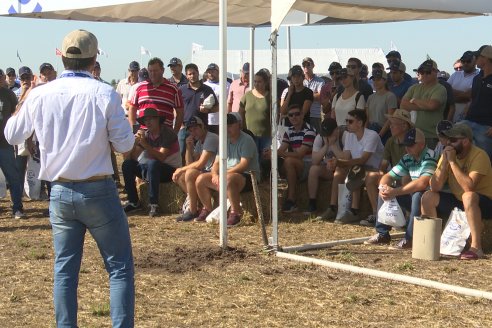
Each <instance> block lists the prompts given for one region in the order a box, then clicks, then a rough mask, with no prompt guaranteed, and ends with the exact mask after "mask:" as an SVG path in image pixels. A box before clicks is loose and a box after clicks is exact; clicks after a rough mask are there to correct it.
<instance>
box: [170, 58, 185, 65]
mask: <svg viewBox="0 0 492 328" xmlns="http://www.w3.org/2000/svg"><path fill="white" fill-rule="evenodd" d="M176 65H181V66H183V62H182V61H181V59H179V58H177V57H173V58H171V60H170V61H169V64H167V67H170V66H176Z"/></svg>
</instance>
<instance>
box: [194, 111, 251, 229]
mask: <svg viewBox="0 0 492 328" xmlns="http://www.w3.org/2000/svg"><path fill="white" fill-rule="evenodd" d="M227 138H228V145H227V198H228V199H229V201H230V203H231V210H230V212H229V215H228V217H227V226H229V227H233V226H236V225H238V224H239V223H240V222H241V218H242V215H243V213H242V209H241V204H240V193H241V192H245V191H250V190H252V189H253V184H252V180H251V179H252V174H250V173H249V172H253V175H254V176H255V177H256V178H258V177H259V176H260V165H259V162H258V151H257V150H256V144H255V142H254V140H253V138H252V137H251V136H250V135H249V134H247V133H246V132H244V131H242V127H241V115H239V113H238V112H233V113H228V114H227ZM196 188H197V191H198V197H199V198H200V202H201V203H202V205H203V209H202V210H201V212H200V214H199V215H198V217H197V218H196V221H205V219H206V218H207V216H208V215H209V214H210V212H211V211H212V194H211V190H219V157H218V156H216V157H215V161H214V164H213V166H212V170H211V172H206V173H203V174H201V175H200V177H199V178H198V179H197V182H196Z"/></svg>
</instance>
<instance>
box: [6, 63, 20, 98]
mask: <svg viewBox="0 0 492 328" xmlns="http://www.w3.org/2000/svg"><path fill="white" fill-rule="evenodd" d="M5 74H7V86H8V88H9V89H10V90H12V91H14V92H15V91H16V90H17V89H20V87H21V85H20V82H19V81H18V80H17V74H15V69H13V68H12V67H9V68H7V69H6V70H5Z"/></svg>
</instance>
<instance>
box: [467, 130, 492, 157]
mask: <svg viewBox="0 0 492 328" xmlns="http://www.w3.org/2000/svg"><path fill="white" fill-rule="evenodd" d="M460 123H465V124H466V125H468V126H469V127H470V128H471V129H472V131H473V141H474V142H475V146H477V147H479V148H482V149H483V150H485V152H486V153H487V155H489V157H490V158H491V159H492V138H491V137H489V136H487V135H486V134H485V133H486V132H487V130H488V129H489V128H490V126H488V125H481V124H478V123H476V122H472V121H468V120H463V121H461V122H460Z"/></svg>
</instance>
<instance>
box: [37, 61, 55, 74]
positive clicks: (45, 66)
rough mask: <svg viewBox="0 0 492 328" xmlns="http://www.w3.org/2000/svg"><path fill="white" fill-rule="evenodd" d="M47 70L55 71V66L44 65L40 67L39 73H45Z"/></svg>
mask: <svg viewBox="0 0 492 328" xmlns="http://www.w3.org/2000/svg"><path fill="white" fill-rule="evenodd" d="M45 68H47V69H51V70H53V71H54V70H55V68H54V67H53V65H51V64H50V63H42V64H41V66H39V72H40V73H41V72H43V70H44V69H45Z"/></svg>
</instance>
